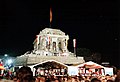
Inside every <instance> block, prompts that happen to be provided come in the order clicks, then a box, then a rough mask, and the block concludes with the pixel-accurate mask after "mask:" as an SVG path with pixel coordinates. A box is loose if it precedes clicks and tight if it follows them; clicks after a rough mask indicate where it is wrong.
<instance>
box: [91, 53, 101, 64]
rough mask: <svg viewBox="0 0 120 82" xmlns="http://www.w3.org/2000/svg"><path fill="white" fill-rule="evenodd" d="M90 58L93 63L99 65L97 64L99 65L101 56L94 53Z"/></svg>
mask: <svg viewBox="0 0 120 82" xmlns="http://www.w3.org/2000/svg"><path fill="white" fill-rule="evenodd" d="M91 57H92V59H93V61H94V62H96V63H99V64H100V63H101V54H100V53H97V52H95V53H93V54H92V55H91Z"/></svg>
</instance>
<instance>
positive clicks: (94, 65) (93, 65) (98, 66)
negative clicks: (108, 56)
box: [77, 61, 104, 69]
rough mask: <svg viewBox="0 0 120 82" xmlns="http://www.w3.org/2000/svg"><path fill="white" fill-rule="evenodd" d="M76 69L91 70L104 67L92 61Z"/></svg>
mask: <svg viewBox="0 0 120 82" xmlns="http://www.w3.org/2000/svg"><path fill="white" fill-rule="evenodd" d="M77 67H84V68H92V69H99V68H104V66H102V65H99V64H97V63H94V62H92V61H89V62H85V63H83V64H80V65H78V66H77Z"/></svg>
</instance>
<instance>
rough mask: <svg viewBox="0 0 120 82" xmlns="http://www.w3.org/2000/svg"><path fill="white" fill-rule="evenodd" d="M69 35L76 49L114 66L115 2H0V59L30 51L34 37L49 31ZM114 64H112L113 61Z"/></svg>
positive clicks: (115, 56) (116, 28) (102, 0)
mask: <svg viewBox="0 0 120 82" xmlns="http://www.w3.org/2000/svg"><path fill="white" fill-rule="evenodd" d="M50 5H51V6H52V12H53V20H52V25H51V28H56V29H60V30H61V31H63V32H65V33H66V34H68V35H69V37H70V39H69V46H68V48H69V49H72V48H73V47H72V45H73V44H72V40H73V39H74V38H76V39H77V47H79V48H88V49H90V50H92V51H95V52H99V53H101V54H102V56H103V58H104V60H103V61H110V62H111V63H112V64H114V65H117V64H118V59H119V53H118V50H119V49H118V46H119V45H118V42H119V41H118V26H119V22H118V21H119V19H118V18H119V17H118V13H119V12H118V11H119V7H118V2H117V1H115V0H92V1H91V0H71V1H70V0H43V1H42V0H39V1H36V0H1V2H0V38H1V39H0V55H4V54H8V55H11V56H17V55H21V54H24V53H25V52H26V51H29V50H31V49H33V44H32V43H33V41H34V39H35V37H36V35H37V34H38V33H39V32H40V31H41V30H43V29H44V28H46V27H49V24H50V23H49V11H50ZM113 59H114V60H116V61H113Z"/></svg>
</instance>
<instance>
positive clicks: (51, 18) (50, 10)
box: [50, 7, 52, 23]
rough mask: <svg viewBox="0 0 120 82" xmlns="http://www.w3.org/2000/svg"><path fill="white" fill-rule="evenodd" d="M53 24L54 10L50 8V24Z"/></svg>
mask: <svg viewBox="0 0 120 82" xmlns="http://www.w3.org/2000/svg"><path fill="white" fill-rule="evenodd" d="M51 22H52V8H51V7H50V23H51Z"/></svg>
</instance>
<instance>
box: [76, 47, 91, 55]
mask: <svg viewBox="0 0 120 82" xmlns="http://www.w3.org/2000/svg"><path fill="white" fill-rule="evenodd" d="M76 54H77V56H83V57H88V56H90V55H91V51H90V49H87V48H77V49H76Z"/></svg>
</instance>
